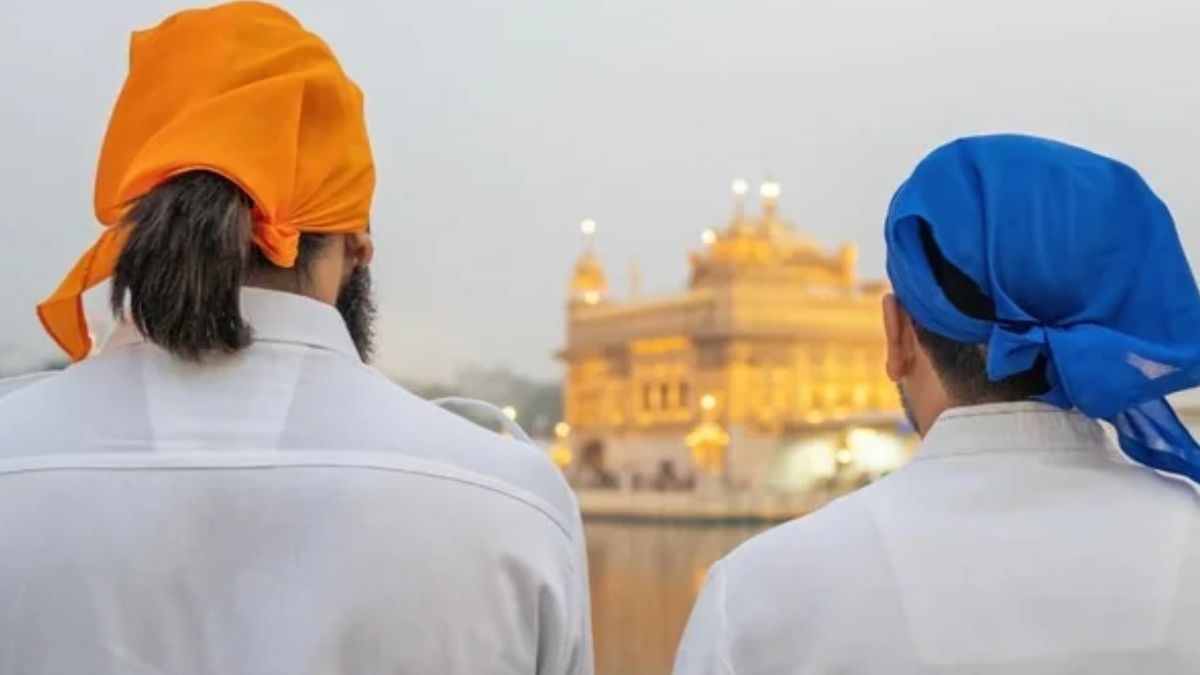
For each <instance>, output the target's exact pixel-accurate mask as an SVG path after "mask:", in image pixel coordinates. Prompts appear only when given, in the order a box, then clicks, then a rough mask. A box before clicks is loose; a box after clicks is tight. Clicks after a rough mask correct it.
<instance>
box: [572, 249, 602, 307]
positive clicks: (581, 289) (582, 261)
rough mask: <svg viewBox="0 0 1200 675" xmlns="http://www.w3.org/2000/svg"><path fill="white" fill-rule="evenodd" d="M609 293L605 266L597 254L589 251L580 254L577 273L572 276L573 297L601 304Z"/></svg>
mask: <svg viewBox="0 0 1200 675" xmlns="http://www.w3.org/2000/svg"><path fill="white" fill-rule="evenodd" d="M607 295H608V281H607V280H606V279H605V277H604V267H603V266H602V265H601V264H600V259H599V258H597V257H596V254H594V253H592V252H591V251H588V252H586V253H584V254H583V255H581V256H579V261H578V262H576V263H575V273H574V274H573V275H572V276H571V299H572V300H573V301H577V302H583V303H586V304H589V305H597V304H600V302H601V301H602V300H604V298H605V297H606V296H607Z"/></svg>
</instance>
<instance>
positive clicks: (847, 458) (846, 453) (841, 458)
mask: <svg viewBox="0 0 1200 675" xmlns="http://www.w3.org/2000/svg"><path fill="white" fill-rule="evenodd" d="M833 457H834V459H836V460H837V463H838V464H841V465H843V466H845V465H846V464H849V463H850V462H851V461H853V460H854V453H853V452H851V451H850V448H842V449H840V450H838V451H837V453H836V454H835V455H834V456H833Z"/></svg>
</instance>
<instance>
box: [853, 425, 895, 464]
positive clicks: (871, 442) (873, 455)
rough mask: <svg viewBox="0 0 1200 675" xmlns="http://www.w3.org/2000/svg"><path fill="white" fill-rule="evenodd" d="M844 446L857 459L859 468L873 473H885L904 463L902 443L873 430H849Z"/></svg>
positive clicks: (889, 435) (892, 436) (891, 436)
mask: <svg viewBox="0 0 1200 675" xmlns="http://www.w3.org/2000/svg"><path fill="white" fill-rule="evenodd" d="M846 445H847V446H849V447H850V448H851V449H852V450H853V451H854V454H855V455H856V456H857V457H858V464H859V466H861V467H863V468H864V469H866V470H867V471H870V472H874V473H886V472H888V471H893V470H895V469H897V468H899V467H900V465H901V464H903V463H904V461H905V456H904V447H903V443H902V442H901V440H900V439H899V438H897V437H896V436H894V435H892V434H888V433H884V432H881V431H877V430H875V429H851V430H850V431H849V432H848V433H847V434H846Z"/></svg>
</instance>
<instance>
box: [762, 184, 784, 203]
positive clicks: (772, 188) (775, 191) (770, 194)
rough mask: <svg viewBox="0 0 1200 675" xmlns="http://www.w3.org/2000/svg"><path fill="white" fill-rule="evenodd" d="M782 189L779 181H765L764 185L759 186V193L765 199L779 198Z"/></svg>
mask: <svg viewBox="0 0 1200 675" xmlns="http://www.w3.org/2000/svg"><path fill="white" fill-rule="evenodd" d="M780 191H781V188H780V187H779V183H776V182H775V181H773V180H769V181H767V182H765V183H763V184H762V187H760V188H758V194H759V195H760V196H761V197H762V198H763V199H779V193H780Z"/></svg>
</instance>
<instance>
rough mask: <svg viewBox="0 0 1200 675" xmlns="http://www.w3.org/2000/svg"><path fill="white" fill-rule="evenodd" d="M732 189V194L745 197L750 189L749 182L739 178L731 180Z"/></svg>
mask: <svg viewBox="0 0 1200 675" xmlns="http://www.w3.org/2000/svg"><path fill="white" fill-rule="evenodd" d="M732 189H733V194H735V195H737V196H738V197H745V196H746V193H747V192H749V191H750V184H749V183H747V182H746V181H744V180H742V179H741V178H739V179H737V180H735V181H733V185H732Z"/></svg>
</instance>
